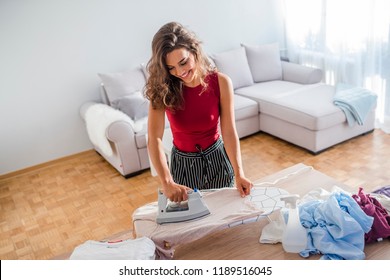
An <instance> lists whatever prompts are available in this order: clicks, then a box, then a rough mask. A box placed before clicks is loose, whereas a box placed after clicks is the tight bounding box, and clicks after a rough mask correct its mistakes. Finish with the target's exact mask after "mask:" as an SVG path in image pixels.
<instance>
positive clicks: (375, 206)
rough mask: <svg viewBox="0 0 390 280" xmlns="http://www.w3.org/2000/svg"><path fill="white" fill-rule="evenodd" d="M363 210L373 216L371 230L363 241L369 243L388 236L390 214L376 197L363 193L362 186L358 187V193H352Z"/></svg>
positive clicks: (389, 233) (389, 231) (389, 234)
mask: <svg viewBox="0 0 390 280" xmlns="http://www.w3.org/2000/svg"><path fill="white" fill-rule="evenodd" d="M352 197H353V198H354V199H355V201H356V202H357V203H358V204H359V205H360V207H361V208H362V209H363V211H364V212H365V213H366V214H367V215H369V216H371V217H373V218H374V222H373V224H372V227H371V231H369V232H368V233H366V234H365V242H366V243H371V242H375V241H378V240H380V239H381V238H387V237H390V216H389V214H388V213H387V211H386V209H385V208H384V207H383V206H382V205H381V204H380V203H379V201H378V200H377V199H375V198H374V197H371V196H370V195H369V194H365V193H364V191H363V188H359V192H358V194H354V195H352Z"/></svg>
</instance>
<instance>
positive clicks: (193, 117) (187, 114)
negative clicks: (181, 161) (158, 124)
mask: <svg viewBox="0 0 390 280" xmlns="http://www.w3.org/2000/svg"><path fill="white" fill-rule="evenodd" d="M205 83H206V84H207V88H206V89H205V90H204V91H203V92H202V89H203V86H202V85H198V86H196V87H193V88H191V87H187V86H184V85H183V98H184V105H183V109H178V110H176V111H171V110H166V113H167V117H168V119H169V122H170V125H171V129H172V135H173V144H174V145H175V147H176V148H177V149H179V150H180V151H183V152H197V149H196V148H195V145H197V144H198V145H200V147H201V148H202V149H203V150H205V149H207V148H208V147H209V146H211V145H212V144H214V143H215V141H216V140H217V139H218V138H219V131H218V124H219V115H220V90H219V83H218V73H216V72H215V73H210V74H209V75H207V76H206V77H205Z"/></svg>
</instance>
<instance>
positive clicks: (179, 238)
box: [133, 187, 287, 259]
mask: <svg viewBox="0 0 390 280" xmlns="http://www.w3.org/2000/svg"><path fill="white" fill-rule="evenodd" d="M286 193H287V192H286V191H285V190H282V189H278V188H274V187H268V188H266V187H256V188H253V189H252V192H251V195H250V196H247V197H245V198H241V197H240V195H239V192H238V191H237V189H235V188H226V189H220V190H216V191H213V192H204V193H203V199H204V202H205V203H206V205H207V206H208V208H209V210H210V213H211V214H210V215H207V216H204V217H201V218H198V219H195V220H191V221H185V222H180V223H168V224H161V225H160V224H157V223H156V216H157V210H158V205H157V202H153V203H150V204H147V205H145V206H142V207H140V208H138V209H136V210H135V211H134V213H133V224H134V230H135V233H136V236H137V237H143V236H146V237H149V238H150V239H152V240H153V242H154V243H155V245H156V256H157V258H159V259H172V258H173V256H174V251H175V248H176V247H177V246H178V245H180V244H185V243H189V242H192V241H195V240H198V239H200V238H202V237H204V236H206V235H208V234H211V233H213V232H215V231H217V230H222V229H224V228H229V227H234V226H238V225H242V224H246V223H250V222H255V221H258V220H259V219H261V218H264V217H266V216H267V215H269V214H270V213H272V212H273V211H274V210H278V209H280V208H281V205H280V200H279V199H278V198H279V196H280V195H283V194H286Z"/></svg>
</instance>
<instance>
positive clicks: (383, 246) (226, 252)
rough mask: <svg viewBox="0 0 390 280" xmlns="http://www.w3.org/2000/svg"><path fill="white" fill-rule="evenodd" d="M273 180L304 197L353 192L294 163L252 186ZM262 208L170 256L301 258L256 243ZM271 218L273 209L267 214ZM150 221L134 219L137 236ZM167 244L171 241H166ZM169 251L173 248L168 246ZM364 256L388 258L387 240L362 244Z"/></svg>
mask: <svg viewBox="0 0 390 280" xmlns="http://www.w3.org/2000/svg"><path fill="white" fill-rule="evenodd" d="M275 182H276V184H275V185H273V186H274V187H275V186H276V187H277V188H281V189H284V190H287V191H288V192H289V193H295V194H299V195H301V196H303V195H304V194H306V193H308V192H309V191H311V190H314V189H319V188H322V189H324V190H328V191H331V189H332V188H333V187H334V186H337V187H339V188H342V189H344V190H346V191H353V190H352V189H351V188H350V187H349V186H347V185H345V184H342V183H340V182H338V181H336V180H335V179H333V178H331V177H329V176H327V175H325V174H323V173H321V172H319V171H317V170H315V169H313V168H311V167H310V166H307V165H304V164H297V165H294V166H291V167H289V168H286V169H284V170H281V171H280V172H277V173H275V174H272V175H270V176H267V177H264V178H262V179H259V180H257V181H254V184H255V185H261V186H267V185H272V184H274V183H275ZM261 214H264V211H260V212H258V213H257V214H256V213H255V212H254V213H252V214H251V215H252V216H253V217H256V215H257V216H258V217H261V218H256V219H252V220H250V219H249V218H248V222H246V223H241V224H240V225H239V226H234V227H227V228H223V229H220V230H215V231H212V232H210V233H208V234H204V235H203V236H199V238H196V237H195V238H194V241H191V242H184V243H180V244H176V245H177V246H175V248H174V254H173V255H172V258H173V259H178V260H180V259H182V260H186V259H187V260H189V259H192V260H195V259H196V260H213V259H214V260H243V259H272V260H283V259H303V258H302V257H300V256H299V254H291V253H286V252H284V250H283V248H282V245H281V244H280V243H279V244H262V243H259V237H260V235H261V231H262V229H263V227H264V226H266V225H267V224H268V223H269V220H268V219H266V218H264V215H263V216H261ZM267 214H268V215H269V216H270V218H272V216H273V215H276V214H277V213H275V212H273V213H272V212H269V213H267ZM151 223H153V221H149V222H148V221H142V220H138V221H137V220H136V221H134V230H135V234H136V236H137V237H141V236H144V235H146V236H147V235H148V234H149V235H151V234H152V233H153V230H156V228H155V227H151ZM167 245H170V244H167ZM167 250H168V251H170V252H171V253H172V251H171V250H172V248H168V249H167ZM364 251H365V254H366V259H390V241H389V240H384V241H382V242H379V243H374V244H368V245H366V246H365V250H364ZM319 258H320V255H312V256H310V257H309V258H307V259H319Z"/></svg>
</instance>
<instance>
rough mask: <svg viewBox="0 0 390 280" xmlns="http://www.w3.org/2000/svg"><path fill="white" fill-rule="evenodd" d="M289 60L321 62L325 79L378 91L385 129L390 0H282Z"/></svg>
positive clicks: (389, 124)
mask: <svg viewBox="0 0 390 280" xmlns="http://www.w3.org/2000/svg"><path fill="white" fill-rule="evenodd" d="M284 9H285V10H284V13H285V17H284V18H285V27H286V45H287V51H288V57H289V59H290V60H291V61H294V62H298V63H300V64H303V65H309V66H314V67H318V68H321V69H322V70H323V71H324V77H323V80H324V82H325V83H328V84H333V85H335V84H336V83H338V82H343V83H348V84H352V85H356V86H360V87H365V88H367V89H369V90H371V91H373V92H375V93H376V94H377V95H378V106H377V121H376V126H377V127H379V128H381V129H382V130H384V131H385V132H386V133H390V45H389V37H390V28H389V26H390V1H389V0H284Z"/></svg>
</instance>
